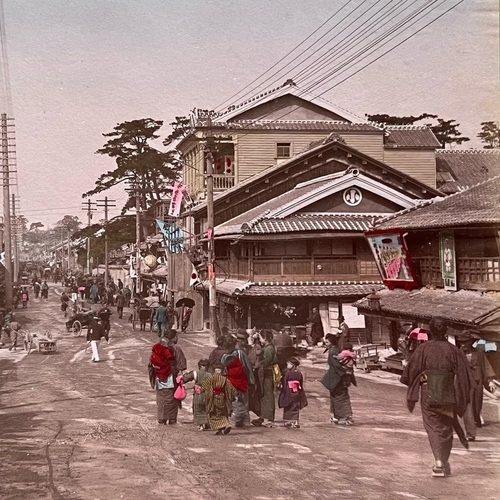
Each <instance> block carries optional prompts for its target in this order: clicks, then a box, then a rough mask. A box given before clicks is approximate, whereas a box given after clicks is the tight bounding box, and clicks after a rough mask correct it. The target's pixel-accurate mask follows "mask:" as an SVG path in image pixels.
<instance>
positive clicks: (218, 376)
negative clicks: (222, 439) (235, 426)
mask: <svg viewBox="0 0 500 500" xmlns="http://www.w3.org/2000/svg"><path fill="white" fill-rule="evenodd" d="M213 370H214V373H213V374H212V375H210V377H209V378H208V379H207V380H205V382H204V383H203V385H202V386H201V392H202V393H204V394H205V395H206V398H207V414H208V424H209V426H210V428H211V429H214V430H215V431H216V432H215V435H216V436H219V435H221V434H229V433H230V432H231V425H230V422H229V416H230V415H231V404H232V402H233V400H234V399H235V397H236V391H235V389H234V387H233V386H232V385H231V382H229V380H228V379H227V378H226V377H225V376H224V375H223V371H224V365H223V364H222V363H216V364H215V365H214V367H213Z"/></svg>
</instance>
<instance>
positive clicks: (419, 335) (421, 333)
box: [408, 328, 429, 340]
mask: <svg viewBox="0 0 500 500" xmlns="http://www.w3.org/2000/svg"><path fill="white" fill-rule="evenodd" d="M408 337H409V338H410V339H417V340H429V336H428V335H427V331H426V330H424V329H423V328H414V329H413V330H412V331H411V332H410V334H409V335H408Z"/></svg>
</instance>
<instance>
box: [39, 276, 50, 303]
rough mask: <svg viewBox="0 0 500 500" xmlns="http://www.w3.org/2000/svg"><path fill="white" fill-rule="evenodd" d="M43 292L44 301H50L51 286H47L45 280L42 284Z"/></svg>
mask: <svg viewBox="0 0 500 500" xmlns="http://www.w3.org/2000/svg"><path fill="white" fill-rule="evenodd" d="M41 291H42V299H43V300H45V302H47V301H48V300H49V285H47V281H45V280H44V281H43V283H42V288H41Z"/></svg>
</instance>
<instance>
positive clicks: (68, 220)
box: [56, 215, 82, 234]
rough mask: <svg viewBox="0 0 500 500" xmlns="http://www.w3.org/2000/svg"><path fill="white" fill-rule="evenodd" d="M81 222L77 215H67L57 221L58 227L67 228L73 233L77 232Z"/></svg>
mask: <svg viewBox="0 0 500 500" xmlns="http://www.w3.org/2000/svg"><path fill="white" fill-rule="evenodd" d="M81 224H82V223H81V222H80V221H79V220H78V217H77V216H76V215H65V216H64V217H63V218H62V219H61V220H59V221H57V222H56V227H57V228H66V229H67V230H68V231H69V232H70V233H71V234H73V233H76V232H77V231H78V229H79V228H80V226H81Z"/></svg>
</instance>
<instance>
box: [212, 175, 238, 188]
mask: <svg viewBox="0 0 500 500" xmlns="http://www.w3.org/2000/svg"><path fill="white" fill-rule="evenodd" d="M213 179H214V191H225V190H226V189H229V188H232V187H233V186H234V175H226V174H214V176H213Z"/></svg>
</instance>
